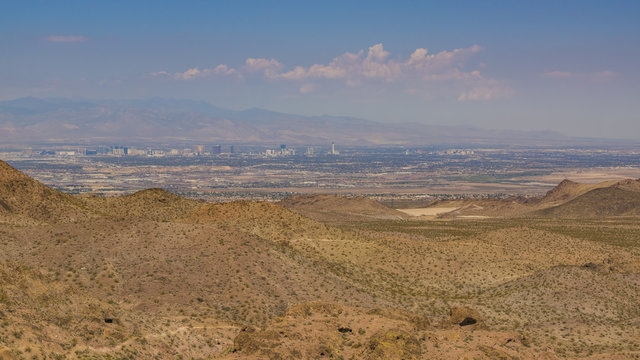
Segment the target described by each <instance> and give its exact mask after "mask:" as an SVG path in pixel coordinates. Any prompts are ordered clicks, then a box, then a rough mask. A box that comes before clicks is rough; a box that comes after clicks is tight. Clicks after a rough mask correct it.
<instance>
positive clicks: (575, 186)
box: [539, 179, 633, 206]
mask: <svg viewBox="0 0 640 360" xmlns="http://www.w3.org/2000/svg"><path fill="white" fill-rule="evenodd" d="M632 181H633V180H632ZM620 182H621V181H618V180H611V181H604V182H601V183H597V184H580V183H577V182H575V181H571V180H567V179H565V180H562V181H561V182H560V184H558V185H557V186H556V187H554V188H553V189H551V190H549V192H547V194H546V195H545V196H543V197H542V198H541V199H540V202H539V205H540V206H554V205H559V204H562V203H564V202H567V201H569V200H571V199H575V198H576V197H578V196H580V195H584V194H586V193H588V192H589V191H591V190H595V189H601V188H607V187H612V186H615V185H617V184H619V183H620Z"/></svg>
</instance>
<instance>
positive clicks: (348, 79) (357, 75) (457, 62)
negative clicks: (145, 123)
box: [151, 44, 511, 101]
mask: <svg viewBox="0 0 640 360" xmlns="http://www.w3.org/2000/svg"><path fill="white" fill-rule="evenodd" d="M481 50H482V48H481V47H480V46H478V45H473V46H471V47H466V48H459V49H453V50H443V51H440V52H437V53H433V54H430V53H429V51H428V50H427V49H425V48H417V49H415V50H414V51H413V52H411V53H410V54H409V55H408V56H407V57H405V58H404V59H403V58H401V57H393V58H392V57H391V54H390V53H389V52H388V51H387V50H385V49H384V46H383V45H382V44H375V45H373V46H371V47H369V48H368V50H367V51H365V50H360V51H358V52H355V53H352V52H346V53H344V54H342V55H339V56H337V57H335V58H334V59H333V60H331V61H330V62H328V63H324V64H323V63H316V64H312V65H308V66H303V65H294V66H292V67H288V69H287V68H286V67H285V65H284V64H283V63H281V62H280V61H278V60H276V59H267V58H248V59H246V60H245V62H244V64H243V66H240V67H238V68H237V70H236V69H234V68H230V67H228V66H227V65H218V66H216V67H214V68H212V69H202V70H201V69H199V68H191V69H188V70H186V71H184V72H181V73H174V74H171V73H167V72H164V71H162V72H157V73H153V74H151V75H152V76H161V77H167V78H172V79H175V80H192V79H196V78H202V77H206V76H212V75H234V76H236V77H238V78H253V79H256V78H258V79H259V78H260V77H262V78H263V79H267V80H269V81H271V82H278V81H279V82H285V83H286V82H294V83H295V82H297V83H299V84H298V90H299V92H300V93H302V94H307V93H310V92H313V91H316V89H317V88H318V85H319V84H318V83H317V82H318V81H320V80H322V81H325V82H327V81H332V82H334V83H338V84H340V83H342V84H344V85H345V86H348V87H359V86H376V87H379V90H384V88H382V87H384V86H386V85H384V84H393V85H392V86H393V87H394V88H396V89H398V90H400V91H405V92H406V93H411V94H419V93H420V92H423V93H429V94H430V95H433V94H435V93H441V94H450V93H451V90H454V91H455V94H459V95H458V100H459V101H468V100H491V99H495V98H500V97H506V96H509V95H510V93H511V90H510V89H509V87H508V86H507V85H506V84H501V83H498V82H497V81H495V80H493V79H490V78H486V77H485V76H483V74H482V73H481V71H480V70H479V69H477V68H476V69H473V68H472V69H468V68H469V67H470V66H469V59H470V58H471V57H472V56H473V55H474V54H476V53H478V52H480V51H481ZM478 66H479V67H482V66H480V65H478ZM485 66H486V65H485ZM323 87H324V86H323ZM447 89H448V90H447ZM454 96H455V95H454Z"/></svg>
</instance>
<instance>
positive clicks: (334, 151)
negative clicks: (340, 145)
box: [331, 141, 336, 155]
mask: <svg viewBox="0 0 640 360" xmlns="http://www.w3.org/2000/svg"><path fill="white" fill-rule="evenodd" d="M335 154H336V144H334V143H333V141H332V142H331V155H335Z"/></svg>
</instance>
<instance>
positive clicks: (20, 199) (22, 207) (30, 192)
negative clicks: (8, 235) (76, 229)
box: [0, 160, 93, 222]
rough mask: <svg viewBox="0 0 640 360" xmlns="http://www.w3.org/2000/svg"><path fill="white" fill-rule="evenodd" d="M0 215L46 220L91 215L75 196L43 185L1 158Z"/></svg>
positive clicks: (68, 219)
mask: <svg viewBox="0 0 640 360" xmlns="http://www.w3.org/2000/svg"><path fill="white" fill-rule="evenodd" d="M0 214H1V215H3V216H4V217H23V218H28V219H34V220H38V221H46V222H72V221H76V220H80V219H87V218H90V217H92V216H93V214H91V213H90V212H89V211H87V210H86V209H84V207H83V204H82V202H80V201H79V200H78V199H76V198H74V197H73V196H71V195H68V194H64V193H62V192H60V191H56V190H53V189H51V188H49V187H47V186H45V185H44V184H42V183H40V182H39V181H36V180H34V179H32V178H30V177H28V176H27V175H25V174H23V173H21V172H20V171H18V170H16V169H14V168H13V167H11V166H10V165H9V164H7V163H6V162H4V161H1V160H0Z"/></svg>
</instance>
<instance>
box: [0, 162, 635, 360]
mask: <svg viewBox="0 0 640 360" xmlns="http://www.w3.org/2000/svg"><path fill="white" fill-rule="evenodd" d="M413 210H414V211H413V213H414V215H409V213H412V211H410V210H403V211H400V210H397V209H393V208H389V207H387V206H384V205H382V204H380V203H377V202H375V201H373V200H371V199H367V198H364V197H341V196H335V195H304V196H293V197H289V198H286V199H284V200H282V201H280V202H277V203H268V202H250V201H236V202H228V203H207V202H203V201H195V200H189V199H185V198H181V197H179V196H177V195H174V194H171V193H168V192H166V191H164V190H160V189H149V190H143V191H139V192H136V193H133V194H130V195H124V196H119V197H106V198H105V197H100V196H95V195H91V194H81V195H69V194H65V193H62V192H59V191H57V190H53V189H51V188H48V187H47V186H45V185H43V184H42V183H39V182H38V181H35V180H33V179H32V178H29V177H28V176H26V175H24V174H22V173H21V172H19V171H17V170H16V169H14V168H12V167H11V166H9V165H8V164H6V163H4V162H2V163H0V248H1V251H0V264H1V265H0V266H1V269H0V279H1V282H0V323H1V324H2V327H1V330H0V349H2V350H0V356H1V357H2V358H3V359H61V358H79V359H99V358H100V359H101V358H105V359H126V358H130V359H134V358H136V359H137V358H141V359H154V358H167V357H170V358H185V359H187V358H188V359H191V358H193V359H212V358H222V359H225V358H229V359H241V358H242V359H244V358H255V359H298V358H309V359H325V358H326V359H391V358H392V359H432V358H443V359H446V358H450V359H457V358H468V359H478V358H492V359H493V358H496V359H498V358H499V359H516V358H517V359H523V358H539V359H556V358H620V359H626V358H636V357H638V356H640V341H639V340H638V339H640V303H639V302H638V299H640V243H639V242H638V237H639V236H640V222H638V215H639V214H640V212H639V210H640V181H638V180H622V181H611V182H607V183H600V184H593V185H585V184H578V183H575V182H571V181H563V182H562V183H560V184H559V185H558V186H557V187H555V188H554V189H553V190H551V191H549V192H548V193H547V194H546V195H545V196H543V197H538V198H509V199H466V200H450V201H447V200H437V201H434V202H433V203H431V204H430V205H429V206H428V207H426V208H422V209H417V210H416V209H413ZM416 215H417V216H416Z"/></svg>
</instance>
